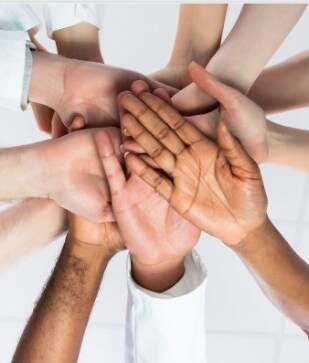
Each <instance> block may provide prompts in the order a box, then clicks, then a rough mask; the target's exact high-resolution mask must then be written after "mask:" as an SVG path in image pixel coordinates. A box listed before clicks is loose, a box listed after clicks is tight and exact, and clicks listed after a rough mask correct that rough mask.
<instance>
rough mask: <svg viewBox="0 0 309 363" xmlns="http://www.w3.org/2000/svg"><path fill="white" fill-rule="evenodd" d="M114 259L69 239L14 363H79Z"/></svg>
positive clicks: (25, 331) (91, 247) (89, 246)
mask: <svg viewBox="0 0 309 363" xmlns="http://www.w3.org/2000/svg"><path fill="white" fill-rule="evenodd" d="M111 257H112V256H111V253H110V251H109V250H107V249H106V248H105V247H103V246H100V245H97V246H96V245H89V244H85V243H82V242H79V241H75V240H74V241H73V240H71V239H70V236H68V237H67V240H66V243H65V245H64V247H63V250H62V252H61V255H60V257H59V260H58V262H57V264H56V267H55V270H54V272H53V274H52V276H51V278H50V280H49V282H48V284H47V286H46V288H45V290H44V292H43V294H42V296H41V298H40V300H39V302H38V304H37V306H36V308H35V309H34V312H33V314H32V317H31V318H30V320H29V322H28V324H27V326H26V328H25V330H24V333H23V335H22V337H21V340H20V342H19V344H18V347H17V350H16V352H15V355H14V358H13V361H12V362H16V363H17V362H18V363H23V362H33V363H36V362H44V363H48V362H50V363H57V362H59V363H62V362H67V363H70V362H72V363H73V362H77V359H78V355H79V351H80V346H81V342H82V338H83V335H84V332H85V328H86V325H87V322H88V319H89V316H90V313H91V309H92V307H93V304H94V301H95V299H96V296H97V293H98V289H99V285H100V282H101V279H102V275H103V272H104V270H105V268H106V266H107V264H108V262H109V260H110V258H111Z"/></svg>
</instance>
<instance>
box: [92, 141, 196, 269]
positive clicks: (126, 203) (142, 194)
mask: <svg viewBox="0 0 309 363" xmlns="http://www.w3.org/2000/svg"><path fill="white" fill-rule="evenodd" d="M96 139H97V143H98V148H99V151H100V155H101V159H102V163H103V167H104V170H105V173H106V176H107V179H108V182H109V186H110V192H111V199H112V207H113V212H114V215H115V218H116V220H117V223H118V226H119V230H120V233H121V234H122V236H123V237H124V240H125V244H126V247H127V248H128V249H129V250H130V252H131V254H132V255H133V256H142V258H143V261H140V262H142V263H143V264H148V265H154V264H156V263H158V262H160V261H162V260H164V259H165V258H166V259H167V258H173V257H178V256H185V255H186V254H187V253H188V252H189V251H190V250H191V249H192V248H193V247H194V246H195V244H196V243H197V241H198V239H199V236H200V230H199V229H198V228H196V227H194V226H193V225H192V224H191V223H189V222H188V221H187V220H185V219H183V218H182V217H181V216H180V215H179V214H178V213H177V212H176V211H175V210H174V209H173V208H172V207H171V206H170V205H169V203H168V202H167V201H166V200H164V198H162V197H161V196H160V195H158V193H156V192H155V190H154V189H153V188H152V187H151V186H149V185H148V184H146V183H145V182H144V181H143V180H142V179H141V178H140V177H139V176H137V175H135V174H131V175H130V176H129V177H128V179H126V177H125V174H124V172H123V170H122V168H121V165H120V163H119V161H118V158H117V157H116V155H115V152H114V149H113V145H112V143H111V141H110V138H109V137H108V135H107V134H99V135H98V137H97V138H96ZM137 258H138V257H137Z"/></svg>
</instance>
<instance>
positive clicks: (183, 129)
mask: <svg viewBox="0 0 309 363" xmlns="http://www.w3.org/2000/svg"><path fill="white" fill-rule="evenodd" d="M139 98H140V99H141V100H142V101H143V102H144V103H145V104H146V105H147V106H148V107H149V108H150V109H151V110H152V111H153V112H154V113H155V114H157V115H158V116H159V117H160V119H162V120H163V121H164V122H165V123H166V124H167V125H168V126H169V127H170V128H171V129H172V130H174V131H175V132H176V133H177V135H178V136H179V138H180V139H181V140H182V141H183V142H185V143H186V144H188V145H192V144H194V143H196V142H198V141H200V140H202V139H203V134H202V133H201V132H200V131H199V130H197V128H196V127H194V126H193V125H191V124H190V123H189V122H186V120H185V119H184V118H183V117H182V116H181V114H180V113H179V112H178V111H177V110H176V109H175V108H174V107H172V106H171V105H169V104H167V103H166V102H165V101H164V100H162V99H160V98H158V97H156V96H154V95H152V94H151V93H147V92H144V93H141V94H140V95H139Z"/></svg>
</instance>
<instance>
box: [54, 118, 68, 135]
mask: <svg viewBox="0 0 309 363" xmlns="http://www.w3.org/2000/svg"><path fill="white" fill-rule="evenodd" d="M67 133H68V129H67V128H66V126H65V125H64V124H63V122H62V120H61V118H60V116H59V115H58V114H57V113H56V112H54V116H53V119H52V138H58V137H61V136H64V135H66V134H67Z"/></svg>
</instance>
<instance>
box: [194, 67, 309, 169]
mask: <svg viewBox="0 0 309 363" xmlns="http://www.w3.org/2000/svg"><path fill="white" fill-rule="evenodd" d="M190 74H191V76H192V79H193V80H194V82H195V83H196V85H197V86H198V87H199V89H200V90H201V91H202V92H205V94H206V93H207V94H209V95H211V96H212V97H214V99H216V100H217V101H218V102H219V103H220V107H219V110H220V114H221V117H222V118H224V120H225V122H226V124H227V126H228V128H229V130H230V131H231V132H232V133H233V135H235V136H236V137H237V138H238V139H239V140H240V142H241V143H242V145H243V147H244V148H245V149H246V151H247V152H248V154H249V155H250V156H251V157H252V158H254V159H255V161H257V162H258V163H265V162H267V163H275V164H280V165H285V166H290V167H293V168H297V169H300V170H304V171H306V172H308V170H309V164H308V161H307V159H308V158H304V157H303V155H307V154H308V147H309V131H308V130H300V129H295V128H292V127H286V126H282V125H279V124H277V123H274V122H271V121H268V120H267V119H266V116H265V113H264V111H263V110H262V109H261V108H260V107H259V106H258V105H257V104H255V103H254V102H253V101H251V100H250V99H249V98H248V97H246V96H244V95H243V94H242V93H241V92H239V91H237V90H236V89H233V88H231V87H228V86H226V85H225V84H223V83H222V82H220V81H218V80H216V79H214V78H213V77H211V76H210V74H207V72H206V71H205V70H204V69H202V67H200V66H198V65H192V66H191V67H190ZM304 78H305V77H304ZM292 88H293V87H292ZM198 118H199V116H194V117H192V118H191V121H193V119H195V120H196V121H198V120H197V119H198ZM203 122H204V123H205V126H208V127H206V129H207V131H208V133H207V135H209V136H211V137H215V125H216V123H215V122H210V120H209V115H207V114H206V115H205V116H204V119H203V116H202V117H201V119H200V120H199V123H203Z"/></svg>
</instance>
